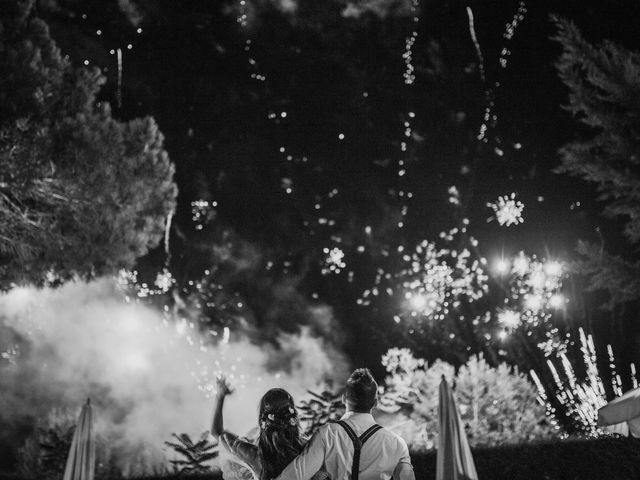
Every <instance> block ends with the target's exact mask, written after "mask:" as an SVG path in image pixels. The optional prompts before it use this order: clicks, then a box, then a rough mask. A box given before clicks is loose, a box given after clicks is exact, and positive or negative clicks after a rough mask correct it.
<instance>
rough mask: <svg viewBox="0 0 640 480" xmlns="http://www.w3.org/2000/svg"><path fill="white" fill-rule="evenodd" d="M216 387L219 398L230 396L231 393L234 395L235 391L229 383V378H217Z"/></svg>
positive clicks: (219, 376)
mask: <svg viewBox="0 0 640 480" xmlns="http://www.w3.org/2000/svg"><path fill="white" fill-rule="evenodd" d="M216 386H217V387H218V396H221V397H224V396H226V395H229V394H230V393H233V389H232V388H231V385H230V384H229V382H228V381H227V377H225V376H224V375H222V374H220V375H218V376H217V377H216Z"/></svg>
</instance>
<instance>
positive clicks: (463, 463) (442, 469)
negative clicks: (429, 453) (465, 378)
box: [436, 375, 478, 480]
mask: <svg viewBox="0 0 640 480" xmlns="http://www.w3.org/2000/svg"><path fill="white" fill-rule="evenodd" d="M438 420H439V422H438V423H439V425H440V432H439V438H438V456H437V462H436V480H478V474H477V473H476V466H475V464H474V463H473V456H472V455H471V449H470V448H469V442H468V441H467V434H466V433H465V431H464V425H463V424H462V419H461V418H460V413H459V412H458V407H457V406H456V401H455V399H454V398H453V392H452V391H451V389H450V388H449V384H448V383H447V381H446V380H445V378H444V375H443V376H442V381H441V382H440V403H439V405H438Z"/></svg>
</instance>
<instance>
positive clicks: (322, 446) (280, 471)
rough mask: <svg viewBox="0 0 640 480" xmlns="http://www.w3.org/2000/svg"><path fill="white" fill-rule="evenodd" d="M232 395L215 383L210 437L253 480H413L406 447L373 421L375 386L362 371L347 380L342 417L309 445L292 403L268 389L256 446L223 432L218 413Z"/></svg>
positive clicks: (286, 396) (225, 386)
mask: <svg viewBox="0 0 640 480" xmlns="http://www.w3.org/2000/svg"><path fill="white" fill-rule="evenodd" d="M230 393H231V390H230V389H229V386H228V384H227V382H226V379H225V378H224V377H219V378H218V394H217V396H216V403H215V409H214V413H213V423H212V427H211V434H212V435H213V436H214V437H215V438H216V439H218V440H219V442H220V444H221V445H222V446H223V447H224V448H225V449H227V450H228V451H229V452H231V453H232V454H234V455H235V456H237V457H238V458H239V459H240V460H242V461H243V462H244V463H246V464H247V465H248V466H249V468H250V469H251V470H252V473H253V476H254V477H255V478H256V479H259V480H309V479H313V480H389V479H391V478H393V479H394V480H415V476H414V473H413V467H412V466H411V458H410V457H409V449H408V448H407V444H406V442H405V441H404V440H403V439H402V438H401V437H399V436H398V435H396V434H395V433H393V432H391V431H390V430H387V429H385V428H383V427H381V426H380V425H378V424H376V421H375V420H374V418H373V416H372V415H371V411H372V409H373V408H374V407H375V406H376V404H377V401H378V384H377V383H376V381H375V380H374V378H373V377H372V375H371V373H370V372H369V370H367V369H365V368H360V369H357V370H355V371H354V372H353V373H352V374H351V376H350V377H349V379H348V380H347V384H346V388H345V393H344V395H343V402H344V404H345V407H346V413H345V415H344V416H343V417H342V418H341V419H340V421H338V422H331V423H328V424H326V425H323V426H321V427H320V428H318V430H317V431H316V432H315V433H314V434H313V436H312V437H311V439H310V440H309V441H308V442H307V441H306V439H305V438H304V437H303V436H302V433H301V430H300V422H299V419H298V413H297V410H296V407H295V404H294V401H293V398H292V397H291V395H290V394H289V393H288V392H287V391H286V390H283V389H281V388H272V389H270V390H269V391H267V393H265V394H264V396H263V397H262V399H261V400H260V405H259V413H258V415H259V416H258V425H259V432H260V433H259V437H258V441H257V444H254V443H252V442H249V441H248V440H246V439H244V438H241V437H239V436H238V435H235V434H233V433H231V432H228V431H226V430H225V429H224V424H223V414H222V410H223V405H224V399H225V397H226V396H227V395H229V394H230Z"/></svg>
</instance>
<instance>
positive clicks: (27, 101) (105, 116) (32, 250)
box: [0, 0, 177, 288]
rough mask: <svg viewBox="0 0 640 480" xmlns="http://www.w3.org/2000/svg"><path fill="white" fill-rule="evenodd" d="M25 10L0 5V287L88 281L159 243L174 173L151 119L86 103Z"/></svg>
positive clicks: (93, 86) (86, 91) (79, 83)
mask: <svg viewBox="0 0 640 480" xmlns="http://www.w3.org/2000/svg"><path fill="white" fill-rule="evenodd" d="M33 7H34V2H33V1H11V0H3V1H2V3H1V6H0V83H1V84H2V89H1V91H0V224H1V225H2V232H1V234H0V287H1V288H9V287H10V286H11V285H12V284H14V283H18V284H19V283H27V282H32V283H36V284H42V283H44V282H45V281H47V280H48V281H60V280H64V279H67V278H69V277H72V276H77V277H81V278H90V277H92V276H95V275H99V274H103V273H109V272H112V271H114V270H117V269H118V268H121V267H126V266H131V265H132V264H133V263H134V261H135V259H136V258H137V257H140V256H141V255H143V254H145V253H146V252H147V251H148V249H149V248H152V247H154V246H155V245H157V244H158V242H159V241H160V239H161V238H162V234H163V230H164V221H165V218H166V216H167V214H169V213H170V212H171V211H172V210H173V209H174V207H175V197H176V193H177V191H176V186H175V184H174V183H173V165H172V164H171V163H170V161H169V159H168V156H167V153H166V152H165V151H164V150H163V137H162V134H161V133H160V131H159V130H158V127H157V125H156V124H155V122H154V120H153V119H152V118H144V119H135V120H132V121H130V122H127V123H123V122H120V121H118V120H116V119H114V118H113V116H112V114H111V111H110V107H109V105H108V104H106V103H101V102H99V101H97V95H98V93H99V91H100V88H101V86H102V85H103V83H104V78H103V77H102V75H101V74H100V72H99V71H98V70H97V69H84V68H81V69H75V68H73V67H72V65H71V64H70V62H69V61H68V59H67V58H66V57H65V56H63V54H62V53H61V52H60V50H59V49H58V48H57V46H56V43H55V41H54V40H53V39H52V38H51V36H50V34H49V29H48V27H47V25H46V24H45V23H44V22H43V21H42V20H41V19H39V18H37V17H36V16H35V13H34V8H33Z"/></svg>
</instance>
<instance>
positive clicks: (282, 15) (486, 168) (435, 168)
mask: <svg viewBox="0 0 640 480" xmlns="http://www.w3.org/2000/svg"><path fill="white" fill-rule="evenodd" d="M40 3H41V4H40V6H39V14H40V15H42V16H43V17H44V18H45V19H46V20H47V21H48V22H49V24H50V25H51V29H52V33H53V36H54V38H55V39H56V41H57V42H58V44H59V45H60V46H61V48H62V50H63V51H64V52H66V53H68V54H69V55H70V57H71V58H72V60H73V61H74V63H75V64H77V65H81V64H82V63H83V62H85V61H86V62H87V64H88V65H89V66H98V67H100V68H101V69H102V70H103V72H104V73H105V75H106V76H107V84H106V86H105V88H104V90H103V100H106V101H109V102H110V103H111V104H112V107H113V109H114V112H115V114H116V115H117V116H118V117H120V118H123V119H127V118H132V117H135V116H141V115H152V116H153V117H155V119H156V120H157V122H158V123H159V126H160V128H161V130H162V132H163V133H164V135H165V137H166V149H167V150H168V152H169V155H170V157H171V159H172V160H173V161H174V162H175V164H176V167H177V176H176V180H177V182H178V185H179V189H180V196H179V204H178V212H177V215H176V218H175V219H174V225H173V230H172V234H171V242H172V256H171V259H170V264H171V270H172V273H173V274H174V276H175V277H176V279H177V280H178V283H179V284H186V283H187V281H188V279H191V278H195V277H197V276H198V275H201V272H202V271H203V269H205V268H206V267H207V266H208V265H210V264H211V263H212V262H213V263H215V259H213V260H212V255H211V245H218V246H219V245H224V244H225V242H231V241H239V240H242V241H246V242H249V243H250V244H251V245H254V246H258V247H257V248H259V249H260V250H261V252H262V255H263V259H265V264H268V265H269V268H268V270H269V271H268V272H267V274H266V277H267V278H268V281H267V280H264V282H263V283H262V284H259V285H256V284H255V282H254V283H252V282H251V281H250V280H248V279H247V278H246V277H242V275H240V276H238V275H234V274H231V273H230V274H229V275H228V276H227V278H226V279H225V281H223V282H222V283H224V284H225V285H226V287H227V288H230V289H231V290H235V291H236V292H238V293H239V295H241V296H242V297H243V298H245V299H248V300H247V301H248V303H250V304H251V306H252V309H253V311H254V313H255V316H256V318H257V319H256V320H255V323H256V325H255V326H256V327H257V328H258V330H262V331H263V332H264V331H270V330H269V329H270V328H276V327H277V328H284V329H285V330H287V329H293V328H295V323H296V320H295V319H296V318H297V317H296V315H293V316H291V315H289V314H287V315H284V317H286V318H285V319H284V320H283V319H282V318H280V319H274V318H275V317H277V316H278V315H277V314H274V313H273V311H272V310H271V309H270V308H271V307H269V305H270V302H272V301H271V300H263V299H262V296H263V293H264V290H265V289H269V288H271V287H268V286H265V285H271V286H273V285H275V284H278V282H282V281H284V282H286V281H287V279H289V280H290V279H291V278H295V282H294V283H295V289H296V291H297V292H300V294H301V295H302V297H304V298H306V299H307V300H308V301H310V302H313V301H315V300H318V301H322V302H326V303H327V304H329V305H331V306H332V307H333V308H334V310H335V314H336V318H337V319H338V324H339V325H341V327H342V328H344V329H345V331H346V333H345V336H346V338H348V340H347V341H346V345H345V349H346V350H347V351H349V353H350V355H351V357H352V358H353V359H354V360H355V361H364V362H369V363H370V362H372V361H373V359H375V358H378V356H379V354H380V352H381V351H383V350H384V347H385V345H386V344H387V343H388V341H389V338H393V339H396V340H398V339H400V340H398V341H409V340H407V339H406V338H405V337H404V336H403V335H404V333H403V334H400V333H398V332H393V331H391V327H389V326H388V325H387V324H386V323H385V322H387V321H388V318H389V312H382V311H380V310H376V309H375V308H374V309H373V310H371V311H365V310H362V308H361V307H356V305H355V302H354V299H355V298H357V297H358V294H359V293H358V292H361V291H362V290H363V289H365V288H367V286H368V285H370V283H371V279H372V278H373V277H374V276H375V268H377V266H378V264H377V263H376V262H378V261H380V262H382V263H384V262H388V260H386V259H382V260H381V257H380V252H381V251H384V250H385V249H387V248H391V249H393V248H395V247H396V245H406V244H414V243H416V242H419V241H420V240H422V239H431V240H435V239H437V238H438V235H439V233H440V232H442V231H446V230H449V229H450V228H452V227H455V226H456V225H460V224H461V223H460V222H462V221H463V220H464V219H465V218H467V219H469V221H470V227H469V232H470V233H471V234H472V235H473V237H475V238H477V239H479V242H480V245H481V247H480V250H481V254H482V255H484V256H485V257H487V258H488V259H493V258H496V257H499V256H501V255H514V254H516V253H517V252H518V251H520V250H525V251H526V252H527V253H529V254H537V255H539V256H541V257H544V258H557V259H561V260H563V261H564V260H566V259H569V257H571V255H572V254H573V253H572V252H573V249H574V246H575V243H576V241H577V239H579V238H587V239H591V240H597V238H598V233H597V232H596V228H597V227H600V228H601V232H602V233H603V234H604V235H605V237H607V239H608V241H610V242H611V244H612V245H614V246H615V245H616V242H617V238H618V237H617V234H618V232H619V229H618V227H617V226H616V225H615V224H614V223H611V222H610V221H607V220H604V219H603V218H602V217H600V216H599V211H600V206H599V205H598V204H597V203H596V201H595V197H596V194H595V192H594V190H593V188H592V187H591V186H588V185H585V184H584V183H582V182H581V181H578V180H575V179H571V178H568V177H566V176H561V175H558V174H556V173H554V172H553V169H554V168H555V167H557V166H558V164H559V158H558V154H557V151H558V149H559V148H560V147H561V146H562V145H563V144H564V143H565V142H567V141H568V140H570V139H573V138H575V137H576V136H577V135H580V134H581V133H584V132H583V131H582V130H581V129H582V127H580V125H579V123H578V122H576V121H575V120H573V119H571V117H570V115H569V113H567V112H566V111H564V110H563V109H562V105H564V104H566V103H567V94H568V92H567V89H566V88H565V87H564V86H563V85H562V83H561V82H560V80H559V79H558V76H557V73H556V70H555V67H554V62H555V61H556V60H557V58H558V55H559V54H560V51H561V48H560V46H559V45H558V44H557V43H556V42H554V41H552V40H551V39H550V37H551V36H552V35H553V34H554V32H555V27H554V26H553V24H552V23H551V22H550V19H549V15H550V14H551V13H556V14H559V15H561V16H564V17H566V18H569V19H572V20H573V21H575V23H576V24H577V25H578V27H579V28H580V29H581V30H582V32H583V34H584V35H585V37H586V38H587V39H588V40H589V41H592V42H600V41H601V40H603V39H611V40H613V41H616V42H619V43H621V44H623V45H624V46H626V47H628V48H631V49H635V48H640V37H639V36H638V35H637V29H636V19H637V18H638V14H640V5H638V4H637V2H631V1H625V2H622V1H620V2H606V3H605V2H595V1H587V2H585V1H580V2H578V1H562V2H551V1H537V2H517V1H471V2H467V3H464V2H459V1H455V0H454V1H442V0H438V1H435V0H433V1H422V2H419V3H417V5H418V7H419V8H418V10H417V12H416V13H413V12H412V11H411V6H412V2H411V1H406V2H402V1H399V2H388V3H385V2H377V3H378V4H380V5H382V7H384V6H385V5H387V4H388V5H391V6H392V7H391V8H389V9H386V8H382V10H378V11H364V12H360V15H359V16H357V17H355V16H345V14H344V12H345V8H346V7H345V4H346V2H341V1H332V2H321V3H320V2H313V1H304V0H300V1H297V2H296V1H290V2H278V1H273V2H270V1H266V0H264V1H255V2H253V1H251V0H246V3H243V4H241V3H240V2H235V1H233V2H232V1H227V2H212V1H185V2H174V1H140V2H98V1H91V2H87V1H85V2H73V1H59V2H40ZM374 4H376V2H361V3H357V5H359V6H360V7H363V5H364V6H366V5H374ZM466 7H470V8H471V10H472V12H473V17H474V27H475V34H476V36H477V41H478V45H479V47H480V49H481V52H482V56H483V63H484V65H483V69H484V76H485V80H484V81H482V80H481V74H482V72H481V71H480V65H479V64H480V62H479V60H478V55H477V51H476V49H475V47H474V43H473V41H472V37H471V32H470V28H469V27H470V25H469V16H468V12H467V9H466ZM519 8H520V10H519ZM519 11H520V12H521V13H522V18H521V19H520V20H518V21H517V24H516V28H515V29H514V32H513V36H512V38H506V37H505V33H506V32H507V30H506V29H505V25H506V24H507V23H509V22H511V21H512V19H513V18H514V15H517V14H518V12H519ZM243 13H246V14H247V15H248V16H247V18H246V21H245V19H242V18H241V15H242V14H243ZM416 19H417V21H416ZM98 31H99V32H100V33H99V34H98ZM414 31H415V33H417V36H415V38H413V40H412V45H411V46H410V48H409V47H408V46H407V39H411V38H412V37H413V33H412V32H414ZM118 48H119V49H121V52H122V53H121V54H122V65H121V66H122V83H121V85H120V86H119V84H118V63H117V56H118V55H117V49H118ZM503 48H506V49H507V50H508V51H509V52H508V53H506V54H505V53H504V51H503ZM408 50H410V52H409V53H410V55H411V56H410V62H409V63H410V64H411V68H412V69H413V70H412V74H415V80H414V81H413V82H412V83H411V84H407V83H406V82H405V81H404V80H405V77H404V75H405V74H406V72H407V68H408V65H409V63H407V61H406V57H405V58H403V54H405V53H407V52H408ZM500 59H503V60H505V61H506V66H501V64H500ZM489 101H492V102H493V104H492V107H491V110H490V114H491V115H495V116H496V122H495V125H493V126H492V125H489V129H488V130H487V132H486V135H485V136H484V138H485V140H486V141H485V142H483V141H478V140H477V139H476V137H477V135H478V132H479V131H480V128H481V125H482V124H483V114H484V111H485V108H486V107H487V105H488V102H489ZM489 123H490V124H491V123H492V122H491V121H490V122H489ZM407 128H409V129H410V131H409V132H408V134H407V135H405V132H406V129H407ZM405 140H406V142H407V145H406V148H405V151H403V147H402V142H403V141H405ZM399 162H400V163H399ZM402 162H404V163H402ZM401 170H402V173H400V171H401ZM452 186H455V187H456V189H457V191H458V192H459V195H460V205H454V204H452V202H451V201H450V197H451V194H450V193H451V192H450V188H451V187H452ZM408 192H411V198H408V196H407V193H408ZM511 193H516V194H517V199H518V200H520V201H522V202H523V203H524V205H525V207H524V211H523V217H524V223H522V224H520V225H514V226H510V227H505V226H500V225H498V223H497V222H496V220H495V219H493V220H491V221H488V220H489V219H490V217H491V216H492V212H491V210H490V209H489V208H488V207H487V203H488V202H495V201H496V199H497V198H498V196H501V195H510V194H511ZM196 200H206V201H208V202H210V203H209V205H211V204H212V202H216V203H215V208H212V209H209V210H208V211H207V213H206V214H205V216H206V215H209V218H210V222H209V223H208V224H206V225H204V226H203V227H202V229H201V230H199V229H198V228H199V227H197V225H196V228H194V222H193V219H192V216H193V211H192V205H191V202H193V201H196ZM404 207H407V210H406V211H404V213H403V210H402V209H403V208H404ZM332 222H333V223H332ZM398 222H402V224H403V225H402V227H401V228H397V223H398ZM196 223H197V222H196ZM367 227H371V228H372V231H373V235H371V234H369V233H367V232H368V231H367V230H366V228H367ZM610 232H611V235H610V239H609V233H610ZM367 242H368V243H367ZM364 244H366V247H367V253H370V256H368V257H366V258H363V259H361V260H353V261H352V260H351V259H353V258H354V255H352V254H351V253H347V258H348V259H350V263H349V265H348V266H347V267H346V268H345V269H344V271H343V272H341V273H340V274H339V275H334V276H331V275H329V276H327V275H322V274H321V273H320V268H319V267H318V265H317V259H318V258H320V257H322V256H323V254H322V251H323V250H322V249H323V248H325V247H327V248H329V247H333V246H336V245H340V246H341V247H343V248H345V250H349V252H353V251H356V248H357V247H358V246H359V245H364ZM214 250H215V249H214ZM240 255H241V254H240ZM383 256H384V255H383ZM213 257H215V255H213ZM266 259H268V260H266ZM165 260H166V254H165V252H164V250H163V248H158V249H157V250H156V251H155V252H153V253H152V254H150V255H149V256H148V257H147V258H144V259H142V260H141V262H140V268H141V270H142V271H145V270H148V271H149V272H150V274H152V273H154V272H157V271H158V269H159V268H161V265H162V263H163V262H164V261H165ZM271 265H273V266H271ZM352 268H353V270H357V272H356V273H354V274H353V277H352V278H349V279H347V276H348V272H349V271H350V270H351V269H352ZM265 282H266V283H265ZM258 283H260V282H258ZM267 296H268V295H267ZM261 312H262V313H261ZM265 312H266V313H265ZM274 316H275V317H274ZM287 319H288V320H287ZM292 319H293V320H292ZM362 329H365V330H362ZM362 331H365V332H367V335H369V337H368V338H370V339H371V342H370V343H368V344H367V345H366V346H362V345H361V344H359V343H358V341H357V339H356V338H355V337H357V335H355V337H354V332H362ZM265 335H266V336H268V334H265ZM394 335H399V336H394ZM427 350H428V349H427ZM423 353H425V352H423ZM439 353H441V352H433V351H432V352H426V353H425V354H431V355H434V354H435V355H437V354H439Z"/></svg>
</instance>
